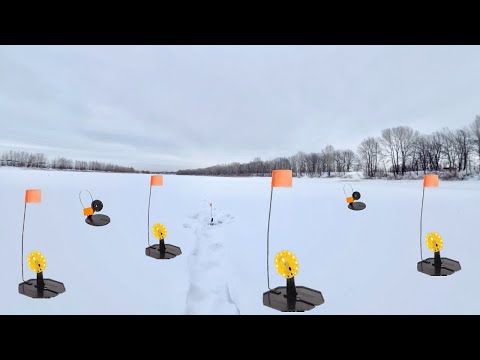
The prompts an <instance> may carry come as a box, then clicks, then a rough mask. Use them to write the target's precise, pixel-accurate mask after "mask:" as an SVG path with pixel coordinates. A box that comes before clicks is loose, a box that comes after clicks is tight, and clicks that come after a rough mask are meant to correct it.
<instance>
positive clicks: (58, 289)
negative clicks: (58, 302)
mask: <svg viewBox="0 0 480 360" xmlns="http://www.w3.org/2000/svg"><path fill="white" fill-rule="evenodd" d="M44 282H45V289H44V290H43V293H41V292H38V289H37V280H36V279H30V280H27V281H25V282H23V283H21V284H18V292H19V293H20V294H22V295H25V296H28V297H31V298H33V299H49V298H52V297H55V296H57V295H59V294H62V293H64V292H65V286H64V285H63V283H61V282H59V281H55V280H52V279H44Z"/></svg>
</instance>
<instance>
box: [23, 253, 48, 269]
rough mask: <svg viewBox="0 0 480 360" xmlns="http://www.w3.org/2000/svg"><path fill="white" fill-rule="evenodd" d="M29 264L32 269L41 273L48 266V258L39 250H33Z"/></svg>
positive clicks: (28, 259) (29, 257) (29, 256)
mask: <svg viewBox="0 0 480 360" xmlns="http://www.w3.org/2000/svg"><path fill="white" fill-rule="evenodd" d="M27 261H28V266H29V267H30V269H32V271H35V272H36V273H41V272H43V270H45V268H46V267H47V260H45V257H44V256H43V255H42V253H41V252H39V251H32V252H31V253H30V254H29V255H28V258H27Z"/></svg>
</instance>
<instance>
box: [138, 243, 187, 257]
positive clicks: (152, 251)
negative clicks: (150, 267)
mask: <svg viewBox="0 0 480 360" xmlns="http://www.w3.org/2000/svg"><path fill="white" fill-rule="evenodd" d="M181 254H182V250H181V249H180V248H179V247H178V246H175V245H170V244H165V256H162V255H161V254H160V245H159V244H155V245H152V246H150V247H147V248H146V249H145V255H147V256H150V257H152V258H154V259H157V260H168V259H173V258H174V257H177V256H178V255H181Z"/></svg>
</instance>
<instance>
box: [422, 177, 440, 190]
mask: <svg viewBox="0 0 480 360" xmlns="http://www.w3.org/2000/svg"><path fill="white" fill-rule="evenodd" d="M423 187H438V175H436V174H428V175H425V176H424V177H423Z"/></svg>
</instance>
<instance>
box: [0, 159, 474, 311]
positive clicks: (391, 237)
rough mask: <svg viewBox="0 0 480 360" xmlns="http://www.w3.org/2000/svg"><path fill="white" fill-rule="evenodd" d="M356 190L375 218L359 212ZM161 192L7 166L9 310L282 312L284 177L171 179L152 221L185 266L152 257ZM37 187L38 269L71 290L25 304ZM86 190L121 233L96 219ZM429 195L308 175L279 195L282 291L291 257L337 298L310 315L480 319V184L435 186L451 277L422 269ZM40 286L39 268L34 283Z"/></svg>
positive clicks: (432, 224)
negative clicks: (273, 181)
mask: <svg viewBox="0 0 480 360" xmlns="http://www.w3.org/2000/svg"><path fill="white" fill-rule="evenodd" d="M347 182H348V183H350V184H351V185H352V186H353V188H354V190H357V191H360V193H361V194H362V198H361V201H364V202H365V203H366V205H367V208H366V210H364V211H361V212H354V211H350V210H348V209H347V203H346V201H345V196H344V194H343V185H344V184H345V183H347ZM149 184H150V181H149V175H139V174H101V173H78V172H67V171H66V172H56V171H35V170H21V169H12V168H5V167H4V168H0V199H1V200H2V209H3V212H2V221H1V223H0V244H1V247H0V280H1V283H2V290H1V296H0V313H1V314H282V313H280V312H277V311H275V310H273V309H270V308H267V307H264V306H263V304H262V294H263V292H265V291H266V290H267V283H266V264H265V261H266V259H265V256H266V245H265V244H266V230H267V217H268V204H269V197H270V178H214V177H187V176H185V177H183V176H165V177H164V186H163V187H154V188H153V189H152V206H151V220H150V224H151V225H153V224H154V223H155V222H161V223H163V224H164V225H165V226H166V227H167V230H168V236H167V238H166V243H169V244H173V245H177V246H180V247H181V248H182V252H183V253H182V255H181V256H179V257H177V258H175V259H173V260H154V259H152V258H149V257H147V256H145V247H146V246H147V239H146V237H147V219H146V216H147V205H148V191H149ZM36 188H39V189H42V203H41V204H29V205H28V206H27V221H26V227H25V258H26V255H27V254H28V253H29V252H30V251H33V250H39V251H41V252H42V253H43V254H44V255H45V257H46V259H47V269H46V271H45V277H46V278H52V279H55V280H58V281H62V282H63V283H64V284H65V287H66V289H67V291H66V293H64V294H61V295H59V296H58V297H56V298H53V299H49V300H35V299H30V298H28V297H25V296H22V295H20V294H18V284H19V283H20V282H21V270H20V261H21V258H20V239H21V230H22V217H23V206H24V196H25V190H26V189H36ZM84 188H87V189H89V190H90V191H91V192H92V194H93V196H94V198H95V199H97V198H98V199H100V200H102V202H103V204H104V208H103V210H102V212H101V213H102V214H106V215H109V216H110V217H111V223H110V224H109V225H107V226H105V227H99V228H95V227H91V226H89V225H87V224H86V223H85V222H84V217H83V213H82V206H81V205H80V202H79V200H78V193H79V191H80V190H81V189H84ZM421 196H422V181H421V180H405V181H385V180H361V179H356V178H355V179H350V180H348V179H343V180H342V179H308V178H302V179H294V180H293V188H291V189H286V188H277V189H275V190H274V194H273V207H272V222H271V233H270V242H271V249H270V271H271V275H270V282H271V286H272V287H274V286H280V285H284V282H285V281H284V279H283V278H280V277H279V276H278V275H277V274H276V273H275V269H274V266H273V257H274V255H275V254H276V253H277V252H278V251H280V250H283V249H288V250H290V251H292V252H293V253H295V255H296V256H297V257H298V259H299V264H300V271H299V273H298V275H297V276H296V278H295V280H296V284H297V285H303V286H308V287H311V288H314V289H317V290H320V291H322V293H323V295H324V297H325V304H323V305H321V306H319V307H317V308H315V309H313V310H312V311H310V312H306V313H304V314H317V315H321V314H480V284H479V282H478V278H479V275H480V261H479V258H478V257H479V255H480V251H479V250H480V239H479V236H478V230H477V228H478V221H479V211H478V204H479V202H480V182H479V181H473V180H472V181H455V182H449V181H441V182H440V187H439V188H436V189H431V188H428V189H426V198H425V209H424V235H425V234H426V233H427V232H429V231H437V232H438V233H439V234H440V235H441V236H442V237H443V239H444V249H443V250H442V252H441V253H442V256H444V257H450V258H452V259H456V260H459V261H460V263H461V265H462V270H461V271H460V272H458V273H456V274H454V275H452V276H448V277H429V276H426V275H424V274H421V273H419V272H417V269H416V264H417V262H418V261H419V256H420V255H419V233H418V232H419V213H420V204H421ZM82 198H83V197H82ZM209 202H213V206H214V214H213V216H214V222H215V225H213V226H212V225H209V222H210V207H209V205H208V204H209ZM151 241H153V242H154V241H156V240H155V239H154V238H153V236H152V237H151ZM427 256H428V257H430V256H431V253H429V251H428V250H427V249H426V248H425V247H424V257H427ZM34 276H35V274H34V273H33V272H31V271H30V270H29V269H28V267H27V265H26V264H25V278H26V279H29V278H33V277H34Z"/></svg>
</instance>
